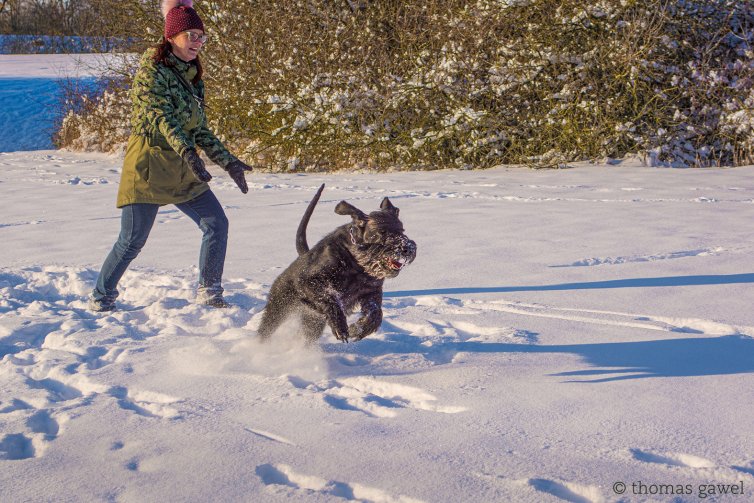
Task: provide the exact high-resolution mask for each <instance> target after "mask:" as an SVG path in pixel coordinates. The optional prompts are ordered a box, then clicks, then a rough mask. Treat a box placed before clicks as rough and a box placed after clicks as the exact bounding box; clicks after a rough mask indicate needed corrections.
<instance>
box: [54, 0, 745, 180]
mask: <svg viewBox="0 0 754 503" xmlns="http://www.w3.org/2000/svg"><path fill="white" fill-rule="evenodd" d="M103 1H114V0H103ZM118 5H119V9H121V10H122V11H123V10H124V9H125V11H124V12H127V15H128V16H129V19H130V20H131V22H129V23H119V25H118V26H113V29H112V30H111V32H112V33H113V35H115V36H134V35H135V34H136V33H135V32H141V33H143V32H144V29H145V27H147V26H148V27H149V28H148V31H149V33H151V34H152V35H153V38H154V39H156V38H157V37H158V36H159V33H160V31H161V19H160V17H159V15H158V14H157V11H156V10H154V11H153V10H150V9H145V8H144V5H145V4H143V3H142V2H140V1H139V0H119V4H118ZM155 6H156V5H155ZM195 6H196V7H197V9H198V10H199V12H200V14H201V15H202V17H203V19H204V20H205V25H206V26H207V28H208V32H209V33H210V35H211V37H212V38H211V41H210V42H209V43H208V44H207V45H206V47H205V54H204V59H203V61H204V63H205V67H206V81H207V89H208V103H209V109H208V110H209V117H210V119H211V122H212V126H213V127H214V128H215V130H216V131H217V132H218V133H219V134H220V135H221V136H222V137H224V139H225V141H226V142H227V143H228V145H229V146H230V147H231V148H232V149H234V151H236V152H238V153H239V154H241V156H242V157H244V158H245V159H246V160H247V161H249V162H251V163H254V164H256V165H259V166H265V167H267V168H269V169H289V170H315V169H317V170H322V169H340V168H361V167H366V168H380V169H381V168H387V167H394V168H398V169H433V168H441V167H452V166H457V167H486V166H492V165H496V164H501V163H507V164H519V163H521V164H528V165H537V166H557V165H560V164H563V163H566V162H569V161H573V160H583V159H601V158H602V159H604V158H606V157H622V156H624V155H626V154H630V153H639V154H643V155H645V156H646V159H647V162H648V163H650V164H653V165H672V166H709V165H719V164H723V165H736V164H748V163H752V162H754V91H753V90H752V89H753V86H752V82H754V50H753V48H752V42H754V5H753V4H752V2H749V1H745V2H742V1H740V0H648V1H647V0H641V1H638V0H596V1H595V2H593V5H591V6H587V5H585V2H582V1H581V0H475V1H461V0H426V1H422V2H376V1H375V2H373V1H366V0H339V1H327V0H254V1H251V0H213V1H212V2H209V1H203V2H202V1H201V0H197V1H196V3H195ZM118 28H121V31H117V29H118ZM123 29H130V30H132V31H131V32H128V31H123ZM125 84H126V85H127V82H126V83H125ZM124 97H125V93H124V92H123V91H122V89H121V91H120V93H119V94H117V96H115V95H113V94H110V95H107V97H103V98H93V101H92V103H93V104H94V105H93V106H90V107H88V109H87V110H86V111H85V112H84V115H81V114H80V113H72V114H70V115H69V119H68V121H69V122H68V124H64V127H67V126H68V125H70V124H73V123H76V124H77V127H78V128H80V129H81V135H86V134H88V133H91V131H89V132H88V133H87V127H89V123H90V122H92V121H95V120H99V121H100V122H102V121H103V120H104V121H105V122H109V123H110V124H111V125H112V127H110V128H109V130H110V131H113V130H116V129H118V128H120V129H122V130H123V131H126V129H124V127H123V125H124V124H127V114H126V112H125V110H126V109H127V107H120V108H117V107H116V106H115V104H114V102H113V100H114V99H116V98H117V99H116V101H117V100H123V99H124ZM98 100H99V101H98ZM116 112H117V113H116ZM90 118H91V120H90ZM99 127H101V126H99ZM74 129H75V128H74ZM74 129H71V128H69V134H68V135H67V137H69V138H72V137H75V135H76V132H75V130H74ZM124 140H125V136H124V135H123V136H120V137H119V140H118V141H120V142H123V141H124ZM113 141H116V140H115V139H114V140H113Z"/></svg>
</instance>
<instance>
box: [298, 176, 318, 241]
mask: <svg viewBox="0 0 754 503" xmlns="http://www.w3.org/2000/svg"><path fill="white" fill-rule="evenodd" d="M324 188H325V184H324V183H323V184H322V185H320V186H319V190H317V193H316V194H314V198H313V199H312V200H311V201H310V202H309V206H307V207H306V211H305V212H304V216H303V217H301V223H300V224H298V230H297V231H296V251H297V252H298V254H299V255H303V254H304V253H306V252H308V251H309V245H308V244H307V243H306V226H307V225H309V219H310V218H311V216H312V213H314V207H315V206H317V201H319V196H320V195H322V191H323V190H324Z"/></svg>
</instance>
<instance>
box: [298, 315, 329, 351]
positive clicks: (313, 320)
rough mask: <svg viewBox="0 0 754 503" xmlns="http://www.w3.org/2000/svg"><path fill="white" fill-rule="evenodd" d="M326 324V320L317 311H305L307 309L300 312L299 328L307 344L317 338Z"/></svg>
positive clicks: (315, 340)
mask: <svg viewBox="0 0 754 503" xmlns="http://www.w3.org/2000/svg"><path fill="white" fill-rule="evenodd" d="M326 324H327V320H326V319H325V317H324V316H322V315H321V314H319V313H314V312H307V310H304V312H302V313H301V330H302V332H303V333H304V337H305V338H306V342H307V343H309V344H312V343H315V342H317V340H319V338H320V336H321V335H322V331H323V330H324V329H325V325H326Z"/></svg>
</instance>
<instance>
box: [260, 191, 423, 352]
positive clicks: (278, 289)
mask: <svg viewBox="0 0 754 503" xmlns="http://www.w3.org/2000/svg"><path fill="white" fill-rule="evenodd" d="M324 188H325V185H324V184H322V186H321V187H320V188H319V190H318V191H317V194H316V195H315V196H314V199H312V201H311V202H310V203H309V206H308V207H307V209H306V212H305V213H304V216H303V218H302V219H301V223H300V224H299V227H298V231H297V232H296V250H297V251H298V254H299V256H298V258H297V259H296V260H295V261H294V262H293V263H292V264H291V265H290V266H288V269H286V270H285V271H283V273H282V274H281V275H280V276H278V278H277V279H276V280H275V282H274V283H273V284H272V288H271V289H270V294H269V297H268V299H267V306H266V307H265V310H264V315H263V316H262V323H261V325H260V327H259V335H260V336H261V337H262V338H263V339H266V338H268V337H269V336H270V335H272V333H273V332H274V331H275V329H276V328H278V327H279V326H280V324H281V323H283V321H285V320H286V319H287V318H288V317H289V316H291V315H293V314H298V315H300V316H301V321H302V326H303V330H304V335H305V336H306V338H307V340H309V341H316V340H317V339H318V338H319V336H320V335H321V334H322V330H323V329H324V328H325V324H328V325H330V328H331V329H332V333H333V335H335V337H336V338H337V339H338V340H340V341H343V342H348V341H349V340H361V339H363V338H364V337H366V336H367V335H369V334H371V333H373V332H375V331H376V330H377V329H378V328H379V326H380V323H382V284H383V282H384V281H385V278H394V277H396V276H397V275H398V273H399V272H400V271H401V269H403V267H404V266H406V265H407V264H410V263H411V262H413V261H414V258H416V243H414V242H413V241H411V240H410V239H409V238H408V237H406V235H405V234H403V224H402V223H401V221H400V220H399V219H398V208H396V207H395V206H393V204H392V203H391V202H390V200H389V199H388V198H387V197H386V198H385V199H383V200H382V204H380V208H381V209H380V211H374V212H372V213H370V214H369V215H367V214H365V213H364V212H363V211H361V210H359V209H358V208H356V207H354V206H352V205H350V204H348V203H347V202H345V201H341V202H340V203H338V205H337V206H336V207H335V213H337V214H338V215H350V216H351V218H352V222H351V223H350V224H346V225H342V226H340V227H338V228H337V229H335V231H333V232H332V233H330V234H328V235H327V236H325V237H324V238H323V239H322V240H321V241H320V242H319V243H317V244H316V245H315V246H314V248H312V249H311V250H310V249H309V245H308V244H307V243H306V226H307V225H308V223H309V218H310V217H311V215H312V212H313V211H314V207H315V206H316V205H317V201H319V196H320V195H321V194H322V190H323V189H324ZM357 307H358V308H359V309H360V310H361V313H362V316H361V318H359V320H358V321H356V322H355V323H353V324H352V325H351V326H348V320H347V316H348V314H350V313H352V312H353V311H354V310H355V309H356V308H357Z"/></svg>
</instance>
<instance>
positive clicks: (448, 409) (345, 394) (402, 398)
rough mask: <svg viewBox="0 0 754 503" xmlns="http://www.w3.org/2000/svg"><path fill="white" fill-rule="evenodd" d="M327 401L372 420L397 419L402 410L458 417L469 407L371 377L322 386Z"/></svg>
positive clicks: (336, 407)
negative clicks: (447, 403)
mask: <svg viewBox="0 0 754 503" xmlns="http://www.w3.org/2000/svg"><path fill="white" fill-rule="evenodd" d="M318 388H319V389H318V391H320V392H321V393H322V394H323V397H322V398H323V400H324V401H325V403H327V404H328V405H330V406H331V407H333V408H335V409H339V410H345V411H357V412H362V413H364V414H366V415H367V416H370V417H381V418H389V417H396V416H397V415H398V411H399V410H401V409H414V410H423V411H431V412H441V413H444V414H456V413H459V412H463V411H465V410H466V408H465V407H456V406H445V405H438V404H437V403H435V402H436V401H437V398H436V397H435V396H434V395H432V394H430V393H428V392H426V391H424V390H422V389H419V388H414V387H412V386H406V385H404V384H395V383H389V382H385V381H378V380H375V379H372V378H368V377H347V378H342V379H340V380H339V381H330V382H329V383H327V384H326V385H324V386H319V387H318Z"/></svg>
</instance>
